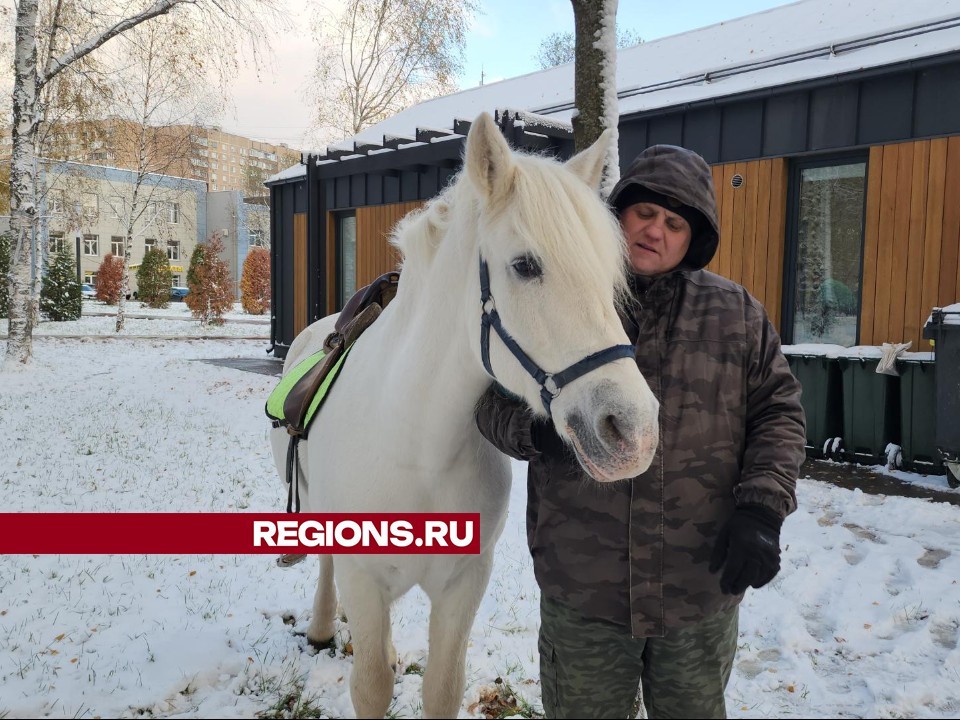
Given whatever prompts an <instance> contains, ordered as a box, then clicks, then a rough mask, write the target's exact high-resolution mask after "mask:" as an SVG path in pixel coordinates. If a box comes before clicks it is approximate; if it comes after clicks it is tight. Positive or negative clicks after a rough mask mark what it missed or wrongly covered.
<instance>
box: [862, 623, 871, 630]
mask: <svg viewBox="0 0 960 720" xmlns="http://www.w3.org/2000/svg"><path fill="white" fill-rule="evenodd" d="M872 627H873V625H871V624H870V623H864V624H863V629H864V630H869V629H870V628H872Z"/></svg>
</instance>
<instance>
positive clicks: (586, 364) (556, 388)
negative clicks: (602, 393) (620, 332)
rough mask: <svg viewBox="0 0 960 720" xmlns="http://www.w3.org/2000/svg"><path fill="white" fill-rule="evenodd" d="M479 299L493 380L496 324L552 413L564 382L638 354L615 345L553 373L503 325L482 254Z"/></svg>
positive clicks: (485, 363)
mask: <svg viewBox="0 0 960 720" xmlns="http://www.w3.org/2000/svg"><path fill="white" fill-rule="evenodd" d="M480 302H481V310H482V313H483V314H482V316H481V322H480V355H481V358H482V360H483V367H484V368H485V369H486V371H487V374H488V375H490V377H492V378H493V379H494V380H496V379H497V376H496V374H495V373H494V372H493V366H492V365H491V363H490V329H491V328H493V329H494V330H496V332H497V335H499V336H500V339H501V340H502V341H503V344H504V345H505V346H506V347H507V349H508V350H509V351H510V353H511V354H512V355H513V356H514V357H515V358H516V359H517V361H518V362H519V363H520V365H521V366H522V367H523V369H524V370H526V371H527V373H529V375H530V376H531V377H532V378H533V379H534V381H535V382H536V383H537V385H539V386H540V399H541V400H543V405H544V407H545V408H546V411H547V414H549V413H550V404H551V402H552V401H553V399H554V398H555V397H557V395H559V394H560V391H561V390H562V389H563V388H564V386H566V385H569V384H570V383H571V382H573V381H574V380H576V379H577V378H579V377H582V376H583V375H586V374H587V373H588V372H590V371H591V370H596V369H597V368H599V367H601V366H603V365H606V364H607V363H610V362H613V361H614V360H620V359H623V358H633V357H635V353H636V349H635V348H634V347H633V345H614V346H612V347H608V348H606V349H605V350H599V351H597V352H595V353H593V354H592V355H588V356H587V357H585V358H583V359H582V360H579V361H577V362H575V363H574V364H573V365H571V366H570V367H568V368H567V369H565V370H562V371H561V372H558V373H553V374H551V373H548V372H546V371H545V370H544V369H543V368H541V367H540V366H539V365H537V364H536V363H535V362H534V361H533V360H532V359H531V358H530V356H529V355H527V354H526V353H525V352H524V351H523V348H521V347H520V345H519V344H518V343H517V341H516V340H514V339H513V337H512V336H511V335H510V333H509V332H507V330H506V328H504V327H503V322H502V321H501V320H500V313H498V312H497V307H496V303H495V302H494V299H493V294H492V293H491V292H490V270H489V268H488V267H487V261H486V260H484V259H483V257H482V256H481V257H480Z"/></svg>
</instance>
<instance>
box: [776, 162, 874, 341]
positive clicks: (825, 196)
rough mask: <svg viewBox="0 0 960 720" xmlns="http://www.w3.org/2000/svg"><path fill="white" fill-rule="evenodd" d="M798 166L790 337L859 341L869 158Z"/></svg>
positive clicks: (793, 193)
mask: <svg viewBox="0 0 960 720" xmlns="http://www.w3.org/2000/svg"><path fill="white" fill-rule="evenodd" d="M793 170H794V171H793V178H792V180H793V182H792V187H791V198H790V200H791V207H790V213H791V215H790V217H791V226H790V238H789V242H790V248H789V252H790V261H789V264H788V265H787V267H789V268H792V269H793V270H792V273H790V274H789V275H788V277H787V288H786V291H787V292H786V300H787V310H788V314H787V322H785V323H784V328H785V330H786V331H787V333H788V334H789V339H788V342H790V343H794V344H799V343H831V344H836V345H846V346H848V347H849V346H852V345H856V344H857V343H858V341H859V337H858V336H859V331H858V330H859V329H858V320H859V317H860V280H861V276H860V268H861V264H862V258H863V216H864V197H865V189H866V177H867V163H866V161H865V159H864V160H861V159H859V158H857V159H852V160H849V159H848V160H847V161H845V162H844V161H838V160H836V159H834V160H832V161H829V162H824V161H822V160H821V161H816V162H806V163H798V164H797V165H796V166H795V167H794V169H793Z"/></svg>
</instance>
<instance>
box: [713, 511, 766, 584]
mask: <svg viewBox="0 0 960 720" xmlns="http://www.w3.org/2000/svg"><path fill="white" fill-rule="evenodd" d="M781 525H783V520H781V519H780V517H779V516H778V515H777V514H776V513H775V512H773V511H772V510H768V509H767V508H765V507H762V506H760V505H741V506H739V507H738V508H737V509H736V510H735V511H734V513H733V516H732V517H731V518H730V520H729V521H728V522H727V524H726V526H725V527H724V528H723V530H721V531H720V535H719V537H717V544H716V546H715V547H714V548H713V556H712V557H711V558H710V572H712V573H715V572H717V570H719V569H720V568H721V567H723V575H721V576H720V589H721V590H722V591H723V592H724V593H726V594H727V595H739V594H741V593H743V592H746V589H747V588H748V587H751V586H752V587H755V588H761V587H763V586H764V585H766V584H767V583H768V582H770V581H771V580H773V578H775V577H776V575H777V573H778V572H780V526H781Z"/></svg>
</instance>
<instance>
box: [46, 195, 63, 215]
mask: <svg viewBox="0 0 960 720" xmlns="http://www.w3.org/2000/svg"><path fill="white" fill-rule="evenodd" d="M48 198H49V203H47V204H48V206H49V211H50V212H51V213H62V212H63V190H51V191H50V194H49V196H48Z"/></svg>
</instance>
